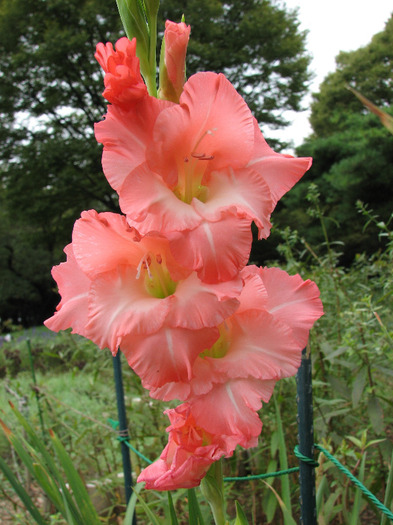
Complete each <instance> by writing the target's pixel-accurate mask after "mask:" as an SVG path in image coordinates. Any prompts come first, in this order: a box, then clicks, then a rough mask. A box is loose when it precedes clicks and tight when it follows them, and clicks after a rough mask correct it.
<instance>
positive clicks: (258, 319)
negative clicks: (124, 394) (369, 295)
mask: <svg viewBox="0 0 393 525" xmlns="http://www.w3.org/2000/svg"><path fill="white" fill-rule="evenodd" d="M241 276H242V277H243V279H244V287H243V290H242V293H241V295H240V298H239V300H240V306H239V308H238V309H237V310H236V312H235V313H234V314H232V315H231V316H230V317H229V318H227V319H225V321H224V322H223V323H222V324H221V325H220V326H219V331H220V335H219V337H218V338H217V339H216V341H215V342H214V344H213V345H212V346H211V347H210V348H206V349H205V350H204V352H203V353H201V354H200V355H199V356H198V357H197V358H196V359H195V361H194V364H193V366H192V371H191V373H192V379H191V381H188V382H187V383H182V382H175V383H171V384H167V385H163V386H162V387H160V388H154V387H152V388H150V391H151V395H152V397H155V398H159V399H163V400H170V399H173V398H177V399H181V400H183V401H184V400H187V401H188V402H189V403H190V404H191V405H192V406H193V407H194V406H199V405H200V404H201V403H202V399H204V400H205V401H204V404H203V406H204V408H203V410H200V411H199V414H203V413H206V414H207V413H208V409H207V405H208V404H209V403H212V406H216V404H217V399H218V398H219V396H218V394H217V392H218V391H219V392H224V393H226V395H227V397H228V402H227V403H226V404H228V405H230V401H233V405H234V406H233V407H232V409H231V410H230V409H229V408H230V406H227V407H226V409H225V410H224V409H222V410H221V411H220V414H224V415H223V416H222V418H223V421H222V424H221V430H220V431H221V432H223V433H225V428H226V425H227V423H226V422H225V417H226V416H225V415H228V417H229V418H232V417H233V416H232V415H231V414H233V413H234V412H236V410H235V409H236V406H240V405H241V404H242V403H243V401H241V399H243V398H244V399H246V400H247V401H246V404H247V403H248V405H247V406H251V405H252V403H251V398H254V401H253V405H254V406H255V397H253V396H254V390H253V388H254V387H252V385H254V383H255V381H257V382H259V383H260V385H261V387H262V386H263V385H268V391H269V388H270V385H271V384H274V383H275V382H276V381H277V380H279V379H281V378H284V377H290V376H292V375H294V374H296V372H297V369H298V367H299V365H300V360H301V352H302V349H303V348H304V346H305V345H306V344H307V339H308V334H309V331H310V329H311V327H312V325H313V324H314V322H315V321H316V320H317V319H318V318H319V317H321V315H322V314H323V310H322V303H321V301H320V299H319V290H318V288H317V286H316V285H315V284H314V283H313V282H311V281H309V280H308V281H303V280H302V279H301V278H300V276H299V275H295V276H289V275H288V274H287V273H286V272H284V271H282V270H279V269H278V268H257V267H255V266H247V267H246V268H245V269H244V270H243V271H242V272H241ZM239 381H243V383H242V385H243V387H242V389H241V390H238V389H235V390H234V391H231V393H230V395H229V394H228V392H229V390H228V389H232V387H233V385H237V384H238V382H239ZM271 382H273V383H271ZM247 385H249V386H250V388H251V390H250V392H249V393H247V392H248V391H247V388H248V387H247ZM147 388H149V387H148V386H147ZM235 392H238V394H239V395H241V396H242V397H241V399H240V401H234V400H236V394H235ZM250 396H251V397H250ZM260 396H261V399H263V400H264V401H265V402H267V400H268V398H269V397H270V396H269V395H268V394H267V393H266V391H262V392H260ZM213 400H215V401H213ZM224 405H225V403H224ZM255 410H257V408H254V411H255ZM193 413H194V409H193ZM239 413H240V419H239V421H238V423H237V425H238V426H237V430H236V429H235V428H231V432H232V433H235V432H239V433H240V432H243V434H244V435H247V432H246V430H247V428H249V426H250V424H249V423H247V412H246V410H241V411H240V412H239ZM241 414H244V420H243V421H242V419H241ZM194 416H195V417H196V421H197V423H198V425H201V426H203V427H204V428H207V429H208V430H209V431H211V432H213V433H215V432H217V431H218V430H217V429H216V428H209V426H208V423H207V421H206V420H201V419H200V417H201V416H200V415H198V416H197V415H196V413H194ZM219 420H220V418H219V417H217V418H216V419H215V421H216V423H217V422H218V421H219ZM255 421H256V420H255ZM255 424H257V423H256V422H255ZM240 429H242V430H240ZM254 435H255V432H254Z"/></svg>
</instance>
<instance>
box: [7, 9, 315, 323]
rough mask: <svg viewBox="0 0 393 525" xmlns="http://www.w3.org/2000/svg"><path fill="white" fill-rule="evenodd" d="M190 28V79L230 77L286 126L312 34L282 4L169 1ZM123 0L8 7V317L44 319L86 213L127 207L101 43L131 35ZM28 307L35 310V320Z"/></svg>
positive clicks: (261, 111)
mask: <svg viewBox="0 0 393 525" xmlns="http://www.w3.org/2000/svg"><path fill="white" fill-rule="evenodd" d="M160 9H161V10H160V14H159V19H160V20H161V22H162V25H161V31H163V27H164V26H163V21H164V20H165V18H166V17H167V18H170V19H172V20H175V21H177V20H180V18H181V15H182V14H183V13H184V14H185V16H186V20H187V22H188V23H190V24H191V25H192V38H191V42H190V50H189V56H188V61H187V68H188V69H187V74H188V76H189V75H191V74H192V73H194V72H196V71H199V70H202V69H210V70H214V71H217V72H224V73H226V74H227V75H228V76H229V77H230V79H231V80H232V81H233V82H234V83H235V85H236V87H237V88H238V89H239V91H240V92H241V93H242V94H243V95H244V96H245V97H246V99H247V101H248V102H249V104H250V106H251V107H252V109H253V111H254V113H255V115H256V117H257V118H258V120H259V121H260V123H261V124H262V125H263V124H266V123H268V124H271V125H274V126H284V125H285V122H284V119H283V118H282V116H281V113H282V112H283V111H284V110H285V109H289V108H290V109H298V108H299V105H300V100H301V97H302V95H303V94H304V92H305V89H306V83H307V80H308V72H307V66H308V64H309V58H308V56H307V55H306V53H305V47H304V37H305V35H304V33H302V32H300V31H299V29H298V21H297V19H296V15H295V14H294V13H290V12H287V11H286V10H285V9H284V8H283V7H280V6H279V5H278V4H275V2H274V0H272V1H266V0H264V1H259V0H258V1H257V0H231V1H228V2H223V1H218V0H199V1H196V0H190V1H174V0H162V2H161V8H160ZM123 34H124V33H123V30H122V27H121V22H120V17H119V15H118V12H117V8H116V2H115V0H113V1H112V0H111V1H108V0H35V1H32V0H0V78H1V82H0V122H1V124H0V146H1V147H0V161H1V167H0V185H1V191H2V203H1V204H2V214H3V219H4V220H3V222H2V227H1V228H0V281H1V282H2V284H1V289H0V318H3V319H4V318H7V317H12V318H13V319H15V320H16V319H18V318H20V319H21V320H22V322H24V323H26V322H28V323H29V324H31V323H39V322H41V321H42V320H43V319H44V318H45V317H47V316H48V315H50V314H51V313H52V311H53V306H54V304H56V302H57V301H58V297H56V295H55V293H54V291H53V290H52V289H53V282H52V280H51V277H50V268H51V266H52V265H53V264H57V263H58V262H59V261H60V260H61V259H62V257H63V254H62V250H63V247H64V246H65V244H67V243H68V242H69V241H70V238H71V231H72V225H73V223H74V221H75V220H76V219H77V218H78V217H79V215H80V212H81V211H82V210H84V209H89V208H95V209H97V210H98V211H101V210H109V211H117V210H118V204H117V198H116V194H114V192H113V191H112V190H111V188H110V187H109V185H108V183H107V182H106V179H105V177H104V176H103V174H102V170H101V153H100V152H101V150H100V146H99V145H98V144H97V143H96V141H95V138H94V135H93V125H94V122H97V121H99V120H100V119H101V118H102V115H103V114H104V113H105V111H106V106H105V101H104V99H103V98H102V96H101V93H102V90H103V83H102V73H101V71H100V68H99V66H98V64H97V62H96V61H95V59H94V52H95V46H96V44H97V42H100V41H101V42H107V41H112V42H115V41H116V40H117V38H119V37H120V36H123ZM27 312H29V313H27Z"/></svg>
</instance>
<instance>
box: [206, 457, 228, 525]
mask: <svg viewBox="0 0 393 525" xmlns="http://www.w3.org/2000/svg"><path fill="white" fill-rule="evenodd" d="M201 491H202V494H203V495H204V497H205V498H206V500H207V502H208V503H209V505H210V508H211V510H212V513H213V517H214V523H215V525H227V524H228V521H227V520H226V518H225V501H224V479H223V476H222V465H221V460H220V461H216V462H215V463H213V464H212V466H211V467H210V469H209V471H208V473H207V474H206V476H205V477H204V479H203V480H202V482H201Z"/></svg>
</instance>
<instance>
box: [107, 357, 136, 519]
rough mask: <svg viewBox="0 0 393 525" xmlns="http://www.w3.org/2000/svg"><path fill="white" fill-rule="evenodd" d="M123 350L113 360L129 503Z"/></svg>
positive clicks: (134, 517) (129, 486) (130, 478)
mask: <svg viewBox="0 0 393 525" xmlns="http://www.w3.org/2000/svg"><path fill="white" fill-rule="evenodd" d="M120 355H121V352H120V351H118V352H117V354H116V356H114V357H113V358H112V360H113V373H114V377H115V386H116V399H117V414H118V418H119V431H118V432H119V436H120V438H121V455H122V460H123V472H124V489H125V493H126V502H127V504H128V502H129V500H130V498H131V494H132V470H131V458H130V451H129V448H128V446H127V443H126V440H128V438H129V435H128V426H127V417H126V408H125V403H124V389H123V379H122V374H121V361H120ZM132 525H136V516H135V514H134V516H133V518H132Z"/></svg>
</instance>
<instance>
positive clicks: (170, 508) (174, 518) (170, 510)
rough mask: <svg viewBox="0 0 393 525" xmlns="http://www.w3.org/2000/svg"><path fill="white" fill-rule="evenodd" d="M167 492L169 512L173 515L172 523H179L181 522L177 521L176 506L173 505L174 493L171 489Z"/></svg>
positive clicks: (172, 524)
mask: <svg viewBox="0 0 393 525" xmlns="http://www.w3.org/2000/svg"><path fill="white" fill-rule="evenodd" d="M167 494H168V505H169V514H170V516H171V525H179V522H178V521H177V517H176V511H175V507H174V506H173V499H172V494H171V493H170V491H169V490H168V493H167Z"/></svg>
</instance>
